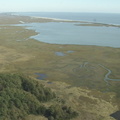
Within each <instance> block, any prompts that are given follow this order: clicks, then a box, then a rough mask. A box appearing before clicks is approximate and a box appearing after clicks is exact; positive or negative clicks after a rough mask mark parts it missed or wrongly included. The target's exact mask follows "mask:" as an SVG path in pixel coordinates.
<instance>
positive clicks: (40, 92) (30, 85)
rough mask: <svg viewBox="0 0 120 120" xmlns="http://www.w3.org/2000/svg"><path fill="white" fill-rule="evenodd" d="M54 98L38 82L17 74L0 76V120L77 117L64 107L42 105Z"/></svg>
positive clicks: (53, 94) (47, 89)
mask: <svg viewBox="0 0 120 120" xmlns="http://www.w3.org/2000/svg"><path fill="white" fill-rule="evenodd" d="M54 98H56V95H55V93H54V92H52V91H51V89H49V88H46V87H44V86H43V85H41V84H40V83H39V82H38V81H35V80H32V79H30V78H29V77H26V76H23V75H18V74H0V120H24V118H25V116H27V115H29V114H34V115H43V116H45V117H47V118H48V120H69V119H71V118H74V117H76V116H77V115H78V114H77V112H75V111H73V110H72V109H71V108H70V107H67V106H65V105H51V106H50V107H45V106H44V105H43V103H45V102H47V101H50V100H51V99H54Z"/></svg>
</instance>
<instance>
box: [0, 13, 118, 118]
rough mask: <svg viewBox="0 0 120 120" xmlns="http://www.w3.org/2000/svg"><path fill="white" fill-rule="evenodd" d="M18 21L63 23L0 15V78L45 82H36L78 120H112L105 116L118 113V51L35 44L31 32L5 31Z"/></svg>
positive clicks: (108, 48) (103, 48)
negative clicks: (56, 96) (2, 75)
mask: <svg viewBox="0 0 120 120" xmlns="http://www.w3.org/2000/svg"><path fill="white" fill-rule="evenodd" d="M21 21H24V22H27V23H42V22H45V23H46V22H64V21H62V20H53V19H45V18H41V19H40V18H34V19H31V17H25V16H11V15H10V16H9V15H7V16H6V15H1V16H0V24H1V25H0V68H1V69H0V72H1V73H24V74H26V75H28V76H31V77H32V78H37V77H38V78H39V77H40V79H45V80H44V81H42V80H39V81H40V82H42V83H43V84H45V85H46V86H48V87H50V88H52V89H53V90H54V91H56V92H57V94H59V95H60V97H61V98H65V99H67V100H68V103H69V104H71V105H72V106H73V108H74V109H76V110H78V111H79V112H80V113H81V114H82V115H81V116H79V117H80V118H78V120H79V119H83V120H89V119H91V120H93V119H103V120H115V119H114V118H112V117H110V114H112V113H115V112H116V111H119V109H120V103H119V100H120V93H119V91H120V81H119V79H120V48H117V47H105V46H95V45H73V44H50V43H44V42H40V41H37V40H35V38H31V36H35V35H38V32H37V31H35V30H33V29H26V27H24V26H15V25H13V26H12V25H11V24H20V22H21ZM65 22H66V21H65ZM67 22H69V21H67ZM21 24H23V23H21ZM42 24H43V23H42ZM52 24H53V23H52ZM77 27H79V26H77ZM35 73H36V74H35ZM106 81H107V82H109V85H108V84H106ZM51 83H52V84H51ZM81 102H82V103H83V104H81ZM75 103H76V104H75ZM78 106H79V107H78ZM96 111H97V112H96ZM86 115H87V118H86ZM75 120H77V119H75Z"/></svg>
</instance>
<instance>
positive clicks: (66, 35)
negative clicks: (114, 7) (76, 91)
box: [13, 12, 120, 48]
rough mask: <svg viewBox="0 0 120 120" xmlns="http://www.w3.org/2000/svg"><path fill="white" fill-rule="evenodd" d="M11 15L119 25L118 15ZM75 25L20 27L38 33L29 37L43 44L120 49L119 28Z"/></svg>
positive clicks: (54, 24) (49, 13) (47, 13)
mask: <svg viewBox="0 0 120 120" xmlns="http://www.w3.org/2000/svg"><path fill="white" fill-rule="evenodd" d="M13 14H14V15H22V16H23V15H24V16H32V17H46V18H54V19H66V20H78V21H87V22H95V23H105V24H115V25H120V14H110V13H61V12H60V13H59V12H58V13H57V12H54V13H51V12H31V13H13ZM75 24H76V23H61V22H57V23H56V22H48V23H29V24H27V23H25V24H22V26H26V28H27V29H32V30H35V31H36V32H38V33H40V34H38V35H36V36H31V38H34V39H36V40H39V41H42V42H45V43H51V44H77V45H97V46H108V47H115V48H120V28H119V27H101V26H100V27H97V26H75Z"/></svg>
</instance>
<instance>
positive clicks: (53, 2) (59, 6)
mask: <svg viewBox="0 0 120 120" xmlns="http://www.w3.org/2000/svg"><path fill="white" fill-rule="evenodd" d="M0 12H99V13H120V0H0Z"/></svg>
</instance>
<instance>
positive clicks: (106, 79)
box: [98, 64, 120, 84]
mask: <svg viewBox="0 0 120 120" xmlns="http://www.w3.org/2000/svg"><path fill="white" fill-rule="evenodd" d="M98 65H99V66H101V67H102V68H104V69H105V70H107V71H108V73H107V74H106V75H105V77H104V81H105V82H106V83H107V84H109V83H108V81H109V80H112V81H120V79H111V78H109V75H110V74H111V73H112V71H111V70H110V69H108V68H106V67H105V66H103V65H101V64H98Z"/></svg>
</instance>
